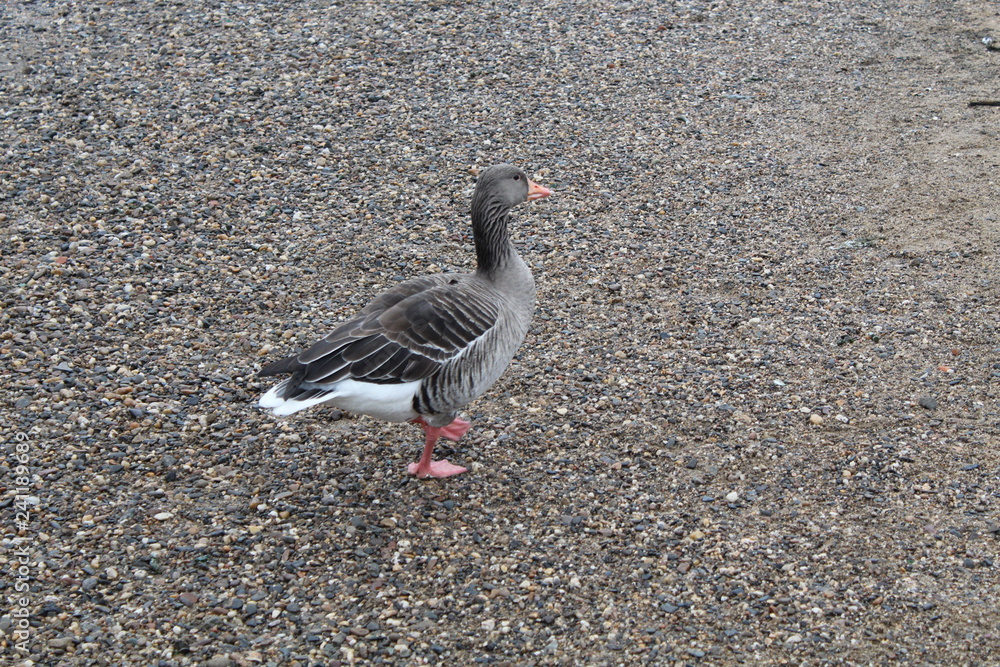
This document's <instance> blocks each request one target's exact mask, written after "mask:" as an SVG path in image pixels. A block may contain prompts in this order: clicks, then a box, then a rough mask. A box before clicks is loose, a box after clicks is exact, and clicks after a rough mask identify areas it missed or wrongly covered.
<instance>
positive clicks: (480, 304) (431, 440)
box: [258, 164, 551, 478]
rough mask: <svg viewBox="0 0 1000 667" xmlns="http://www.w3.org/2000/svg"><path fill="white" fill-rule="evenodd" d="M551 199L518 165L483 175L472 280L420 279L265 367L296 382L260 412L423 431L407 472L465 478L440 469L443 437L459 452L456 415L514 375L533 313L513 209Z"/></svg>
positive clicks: (263, 402)
mask: <svg viewBox="0 0 1000 667" xmlns="http://www.w3.org/2000/svg"><path fill="white" fill-rule="evenodd" d="M550 194H551V190H549V189H548V188H545V187H542V186H541V185H538V184H537V183H535V182H533V181H531V180H529V179H528V177H527V176H526V175H525V173H524V172H523V171H522V170H521V169H519V168H517V167H514V166H512V165H507V164H501V165H495V166H492V167H490V168H488V169H486V170H484V171H483V172H482V173H481V174H480V175H479V179H478V182H477V184H476V188H475V191H474V192H473V195H472V234H473V239H474V242H475V248H476V270H475V272H474V273H468V274H457V273H442V274H433V275H427V276H422V277H419V278H413V279H411V280H408V281H406V282H402V283H400V284H398V285H396V286H394V287H392V288H391V289H389V290H387V291H385V292H383V293H382V294H380V295H378V296H377V297H375V298H374V299H373V300H372V301H371V302H370V303H369V304H368V305H367V306H365V307H364V308H362V309H361V310H360V311H359V312H358V313H357V314H356V315H355V316H354V317H352V318H351V319H349V320H347V321H346V322H344V323H343V324H341V325H339V326H338V327H336V328H335V329H334V330H333V331H332V332H330V333H329V334H327V335H326V336H325V337H323V338H322V339H320V340H319V341H318V342H317V343H315V344H314V345H313V346H312V347H310V348H308V349H306V350H305V351H304V352H302V353H300V354H296V355H292V356H290V357H286V358H284V359H280V360H278V361H275V362H273V363H271V364H268V365H267V366H265V367H264V368H262V369H261V370H260V371H259V372H258V375H260V376H264V377H267V376H274V375H283V374H291V377H288V378H286V379H284V380H282V381H281V382H279V383H278V384H276V385H274V386H273V387H272V388H271V389H270V390H268V391H267V392H266V393H265V394H264V395H263V396H262V397H261V398H260V401H259V403H258V405H259V406H260V407H262V408H266V409H269V410H271V411H272V412H273V414H275V415H290V414H293V413H295V412H298V411H299V410H305V409H306V408H310V407H312V406H315V405H320V404H328V405H331V406H334V407H337V408H340V409H342V410H346V411H349V412H353V413H359V414H364V415H368V416H370V417H374V418H376V419H381V420H384V421H387V422H405V421H409V422H413V423H415V424H418V425H420V426H421V427H422V428H423V430H424V436H425V441H424V449H423V454H422V455H421V457H420V460H419V461H418V462H416V463H411V464H410V465H409V466H408V467H407V472H408V473H409V474H411V475H414V476H415V477H417V478H428V477H433V478H441V477H449V476H451V475H458V474H460V473H463V472H466V468H463V467H461V466H457V465H453V464H451V463H449V462H448V461H447V460H444V459H442V460H439V461H434V460H432V456H433V452H434V446H435V445H436V444H437V441H438V439H439V438H440V437H445V438H448V439H449V440H452V441H456V442H457V441H458V440H459V439H460V438H461V437H462V436H463V435H465V433H466V431H468V430H469V426H470V424H469V422H467V421H464V420H462V419H459V418H458V412H459V410H461V409H462V408H463V407H465V406H466V405H468V404H469V403H470V402H472V401H473V400H474V399H476V398H478V397H479V396H480V395H481V394H482V393H483V392H485V391H486V390H487V389H489V388H490V386H492V385H493V383H494V382H496V380H497V379H498V378H499V377H500V375H501V374H502V373H503V372H504V370H506V368H507V366H508V365H509V364H510V361H511V359H513V357H514V353H515V352H516V351H517V349H518V348H519V347H520V346H521V343H522V342H523V341H524V337H525V335H526V334H527V332H528V324H529V323H530V322H531V317H532V315H533V314H534V310H535V282H534V279H533V278H532V277H531V271H530V270H529V269H528V266H527V265H526V264H525V263H524V260H523V259H521V257H520V255H518V253H517V250H516V249H515V248H514V246H513V244H512V243H511V241H510V235H509V231H508V218H509V212H510V209H512V208H513V207H515V206H517V205H518V204H522V203H524V202H526V201H533V200H536V199H541V198H543V197H548V196H549V195H550Z"/></svg>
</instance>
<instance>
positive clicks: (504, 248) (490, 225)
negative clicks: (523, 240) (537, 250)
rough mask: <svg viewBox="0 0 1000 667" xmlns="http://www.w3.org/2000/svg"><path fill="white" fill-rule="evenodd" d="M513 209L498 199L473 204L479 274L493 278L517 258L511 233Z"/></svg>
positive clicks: (479, 200)
mask: <svg viewBox="0 0 1000 667" xmlns="http://www.w3.org/2000/svg"><path fill="white" fill-rule="evenodd" d="M509 213H510V206H509V205H508V204H504V203H503V202H500V201H498V200H497V199H494V198H487V197H477V198H475V199H473V202H472V237H473V240H474V241H475V243H476V263H477V265H478V266H477V268H476V272H477V273H481V274H486V275H488V276H489V275H492V274H493V273H495V272H496V270H497V269H499V268H500V267H502V266H503V265H504V264H506V263H507V260H508V259H509V258H510V256H511V255H513V254H515V251H514V247H513V246H512V245H511V243H510V233H509V231H508V229H507V222H508V219H509V215H508V214H509Z"/></svg>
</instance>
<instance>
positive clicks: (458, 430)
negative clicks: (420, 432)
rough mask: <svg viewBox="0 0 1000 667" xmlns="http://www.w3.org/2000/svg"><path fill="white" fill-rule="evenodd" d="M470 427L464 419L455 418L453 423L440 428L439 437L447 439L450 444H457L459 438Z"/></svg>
mask: <svg viewBox="0 0 1000 667" xmlns="http://www.w3.org/2000/svg"><path fill="white" fill-rule="evenodd" d="M471 426H472V424H470V423H469V422H467V421H465V420H464V419H459V418H458V417H455V421H453V422H452V423H450V424H448V425H447V426H444V427H442V428H441V435H443V436H444V437H446V438H448V439H449V440H451V441H452V442H458V440H459V438H461V437H462V436H463V435H465V432H466V431H468V430H469V428H470V427H471Z"/></svg>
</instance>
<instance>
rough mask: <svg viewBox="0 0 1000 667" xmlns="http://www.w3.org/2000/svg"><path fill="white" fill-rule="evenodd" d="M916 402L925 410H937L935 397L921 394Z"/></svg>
mask: <svg viewBox="0 0 1000 667" xmlns="http://www.w3.org/2000/svg"><path fill="white" fill-rule="evenodd" d="M917 403H918V404H919V405H920V407H922V408H924V409H926V410H937V407H938V402H937V399H934V398H932V397H930V396H922V397H921V398H920V400H918V401H917Z"/></svg>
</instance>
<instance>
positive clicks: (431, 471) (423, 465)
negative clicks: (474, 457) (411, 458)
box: [406, 417, 469, 478]
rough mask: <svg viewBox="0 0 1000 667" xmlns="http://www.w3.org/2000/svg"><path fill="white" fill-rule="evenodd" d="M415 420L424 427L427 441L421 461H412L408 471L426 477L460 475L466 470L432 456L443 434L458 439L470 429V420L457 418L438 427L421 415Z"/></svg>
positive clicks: (451, 438) (450, 438)
mask: <svg viewBox="0 0 1000 667" xmlns="http://www.w3.org/2000/svg"><path fill="white" fill-rule="evenodd" d="M413 421H414V422H415V423H417V424H420V425H421V426H423V427H424V433H425V434H426V436H427V441H426V443H425V444H424V453H423V455H422V456H421V457H420V461H418V462H417V463H411V464H410V465H409V466H407V468H406V471H407V472H408V473H410V474H411V475H416V476H417V477H419V478H425V477H451V476H452V475H458V474H460V473H463V472H465V471H466V469H465V468H463V467H461V466H456V465H452V464H451V463H449V462H448V461H446V460H443V459H442V460H441V461H432V460H431V456H432V455H433V454H434V445H436V444H437V441H438V438H439V437H440V436H442V435H443V436H444V437H446V438H448V439H449V440H458V439H459V438H460V437H462V434H463V433H465V432H466V431H468V430H469V423H468V422H464V421H462V420H460V419H456V420H455V421H453V422H452V423H451V424H449V425H448V426H444V427H436V426H428V425H427V422H425V421H424V420H423V419H422V418H421V417H417V418H416V419H414V420H413ZM456 424H457V426H456ZM452 436H454V437H452Z"/></svg>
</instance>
